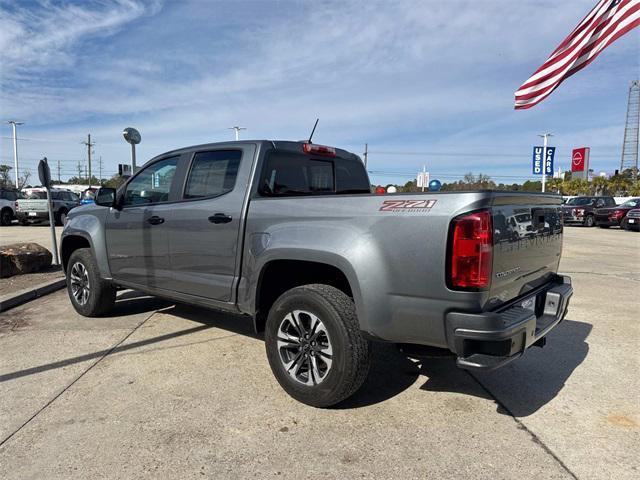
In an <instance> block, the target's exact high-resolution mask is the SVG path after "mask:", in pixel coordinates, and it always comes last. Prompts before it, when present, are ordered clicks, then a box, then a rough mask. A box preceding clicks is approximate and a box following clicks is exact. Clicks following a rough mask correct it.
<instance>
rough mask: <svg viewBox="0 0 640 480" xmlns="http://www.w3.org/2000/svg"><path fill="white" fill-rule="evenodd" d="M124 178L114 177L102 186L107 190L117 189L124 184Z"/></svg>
mask: <svg viewBox="0 0 640 480" xmlns="http://www.w3.org/2000/svg"><path fill="white" fill-rule="evenodd" d="M125 180H126V178H125V177H121V176H120V175H114V176H113V177H111V178H110V179H109V180H107V181H106V182H104V183H103V186H105V187H109V188H118V187H120V185H122V184H123V183H124V182H125Z"/></svg>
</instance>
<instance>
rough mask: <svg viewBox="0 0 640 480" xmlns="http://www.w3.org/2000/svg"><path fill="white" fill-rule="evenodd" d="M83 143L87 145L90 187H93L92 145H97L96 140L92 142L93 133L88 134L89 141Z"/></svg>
mask: <svg viewBox="0 0 640 480" xmlns="http://www.w3.org/2000/svg"><path fill="white" fill-rule="evenodd" d="M81 143H82V144H83V145H86V146H87V159H88V162H89V188H91V147H93V146H94V145H95V142H94V143H91V134H88V135H87V141H86V142H81Z"/></svg>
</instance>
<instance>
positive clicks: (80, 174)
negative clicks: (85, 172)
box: [78, 160, 82, 181]
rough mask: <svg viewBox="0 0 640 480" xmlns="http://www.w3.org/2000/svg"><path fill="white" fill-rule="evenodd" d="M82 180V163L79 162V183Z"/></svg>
mask: <svg viewBox="0 0 640 480" xmlns="http://www.w3.org/2000/svg"><path fill="white" fill-rule="evenodd" d="M81 178H82V163H81V162H80V160H78V181H80V179H81Z"/></svg>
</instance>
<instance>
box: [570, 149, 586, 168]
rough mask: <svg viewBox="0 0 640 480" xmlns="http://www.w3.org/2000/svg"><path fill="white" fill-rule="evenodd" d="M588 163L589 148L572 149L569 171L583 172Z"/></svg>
mask: <svg viewBox="0 0 640 480" xmlns="http://www.w3.org/2000/svg"><path fill="white" fill-rule="evenodd" d="M588 162H589V147H582V148H574V149H573V152H572V153H571V171H572V172H584V171H585V170H586V169H585V165H586V164H587V163H588Z"/></svg>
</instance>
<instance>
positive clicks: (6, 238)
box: [0, 221, 62, 250]
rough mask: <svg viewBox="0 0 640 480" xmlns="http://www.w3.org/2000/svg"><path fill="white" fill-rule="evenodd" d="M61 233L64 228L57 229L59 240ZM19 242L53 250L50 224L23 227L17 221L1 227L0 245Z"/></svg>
mask: <svg viewBox="0 0 640 480" xmlns="http://www.w3.org/2000/svg"><path fill="white" fill-rule="evenodd" d="M61 233H62V227H56V234H57V237H58V240H59V239H60V234H61ZM18 242H35V243H39V244H40V245H42V246H43V247H45V248H48V249H49V250H51V249H52V246H51V227H49V224H48V223H38V224H34V225H29V226H27V227H23V226H22V225H19V224H18V223H17V222H15V221H14V222H13V224H12V225H10V226H7V227H0V245H9V244H11V243H18Z"/></svg>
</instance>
